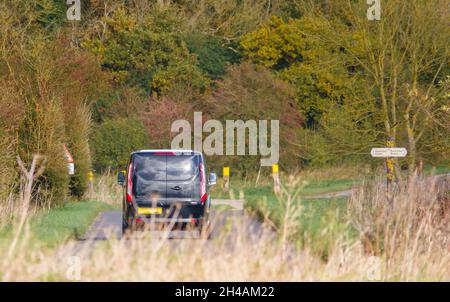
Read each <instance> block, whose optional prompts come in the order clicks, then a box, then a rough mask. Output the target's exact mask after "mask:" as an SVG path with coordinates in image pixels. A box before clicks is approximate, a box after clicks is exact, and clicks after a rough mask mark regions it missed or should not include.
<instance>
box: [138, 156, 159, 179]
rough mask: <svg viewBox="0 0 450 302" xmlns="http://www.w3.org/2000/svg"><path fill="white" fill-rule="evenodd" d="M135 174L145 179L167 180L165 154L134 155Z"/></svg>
mask: <svg viewBox="0 0 450 302" xmlns="http://www.w3.org/2000/svg"><path fill="white" fill-rule="evenodd" d="M134 174H135V175H136V176H138V177H139V178H143V179H145V180H166V158H165V156H154V155H145V154H142V155H141V154H136V155H135V156H134Z"/></svg>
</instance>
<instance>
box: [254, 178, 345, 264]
mask: <svg viewBox="0 0 450 302" xmlns="http://www.w3.org/2000/svg"><path fill="white" fill-rule="evenodd" d="M287 198H288V197H287V195H284V196H281V197H279V198H278V197H276V196H275V195H274V194H273V192H272V188H271V187H264V188H252V189H247V190H245V206H246V208H247V209H248V210H249V211H251V212H253V213H256V215H257V216H260V217H266V218H269V219H270V220H271V221H272V223H273V224H274V225H275V226H276V227H277V228H279V230H281V231H282V229H283V227H284V226H283V222H284V221H286V220H285V219H284V218H285V214H286V212H287V213H289V211H288V210H287ZM292 205H293V206H292V208H291V209H293V210H291V212H290V213H291V215H293V216H292V223H291V225H290V226H289V228H290V232H289V238H290V239H291V240H292V241H293V242H294V243H295V244H296V245H298V246H300V247H305V246H309V247H310V248H311V249H312V251H313V252H314V253H316V254H318V255H320V256H321V257H324V258H326V257H327V255H328V251H329V250H330V248H331V246H332V245H333V244H334V243H335V242H336V240H337V239H338V238H341V237H342V236H344V237H346V238H350V237H352V236H353V232H352V230H351V228H350V227H349V226H348V224H347V223H346V219H345V215H346V209H347V199H346V198H334V199H305V198H301V196H298V197H297V198H296V199H293V200H292ZM294 211H297V212H296V214H293V213H295V212H294Z"/></svg>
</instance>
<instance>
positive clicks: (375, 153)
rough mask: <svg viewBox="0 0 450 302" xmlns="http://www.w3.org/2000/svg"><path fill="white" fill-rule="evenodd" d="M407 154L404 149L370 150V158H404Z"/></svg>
mask: <svg viewBox="0 0 450 302" xmlns="http://www.w3.org/2000/svg"><path fill="white" fill-rule="evenodd" d="M406 154H408V151H406V148H372V150H371V151H370V155H372V157H405V156H406Z"/></svg>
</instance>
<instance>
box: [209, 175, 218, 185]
mask: <svg viewBox="0 0 450 302" xmlns="http://www.w3.org/2000/svg"><path fill="white" fill-rule="evenodd" d="M215 184H217V176H216V173H209V181H208V185H209V186H214V185H215Z"/></svg>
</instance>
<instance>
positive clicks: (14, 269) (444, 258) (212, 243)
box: [0, 179, 450, 281]
mask: <svg viewBox="0 0 450 302" xmlns="http://www.w3.org/2000/svg"><path fill="white" fill-rule="evenodd" d="M448 188H449V187H448V183H445V182H442V181H440V182H438V181H436V180H433V179H426V180H421V179H414V180H412V181H411V182H410V183H409V184H405V185H403V186H402V187H399V188H398V189H397V191H396V192H395V194H394V196H395V197H394V206H393V208H392V209H390V208H387V206H386V200H385V195H384V192H383V189H384V188H383V186H382V185H381V184H377V185H375V186H374V187H372V188H371V189H366V191H359V192H357V193H355V194H354V195H353V196H352V198H351V200H350V201H349V206H348V214H349V215H348V216H349V218H348V219H349V223H351V224H352V225H353V227H354V228H355V229H356V230H357V231H358V234H359V237H357V238H354V240H347V241H344V240H340V241H339V242H338V243H337V244H335V245H334V246H333V248H332V250H331V252H330V254H329V257H328V258H327V260H326V261H324V260H322V259H320V258H319V257H317V256H315V255H314V254H313V253H311V252H310V249H309V248H308V246H305V247H303V248H302V249H301V250H298V249H295V248H290V249H286V245H285V242H283V240H280V238H279V236H278V235H277V234H275V233H274V232H273V230H271V229H270V228H266V227H264V226H263V227H262V231H261V232H256V233H255V232H250V231H249V226H248V221H247V222H246V220H245V219H244V220H237V221H235V222H234V223H232V224H231V225H228V226H224V227H222V229H221V232H220V234H219V236H218V237H216V238H213V239H211V240H206V239H195V240H187V239H186V240H169V239H167V238H160V237H155V236H152V233H149V232H136V233H134V234H133V235H132V236H131V237H129V238H128V239H121V240H115V239H113V240H108V241H100V242H96V244H95V246H96V247H95V248H91V247H92V245H91V244H90V243H88V244H82V243H79V242H72V243H68V244H65V245H63V246H61V247H59V248H58V249H56V250H50V249H29V248H27V246H26V245H25V244H24V245H20V250H18V251H17V252H16V253H15V256H14V257H13V258H9V260H8V262H5V261H4V260H3V259H5V258H4V256H5V253H6V250H5V249H0V259H2V260H0V272H1V276H0V278H1V279H2V280H5V281H6V280H7V281H19V280H45V281H51V280H71V279H73V278H74V279H77V280H78V277H79V280H81V281H98V280H102V281H121V280H127V281H187V280H189V281H275V280H276V281H313V280H330V281H343V280H369V281H374V280H383V281H388V280H395V281H396V280H401V281H405V280H419V281H423V280H427V281H428V280H437V281H442V280H446V281H449V280H450V272H449V269H448V268H449V267H450V251H449V242H448V240H449V239H448V238H449V229H448V227H449V224H448V219H449V216H448V213H449V212H448ZM288 208H290V207H288ZM287 215H288V216H289V214H287ZM368 241H369V242H370V244H368ZM368 246H369V247H370V248H368ZM72 256H76V257H79V258H76V259H78V260H79V264H80V267H79V269H80V270H79V273H80V274H79V276H77V273H76V272H77V271H78V269H77V261H73V259H74V258H73V257H72ZM74 272H75V273H74Z"/></svg>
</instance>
